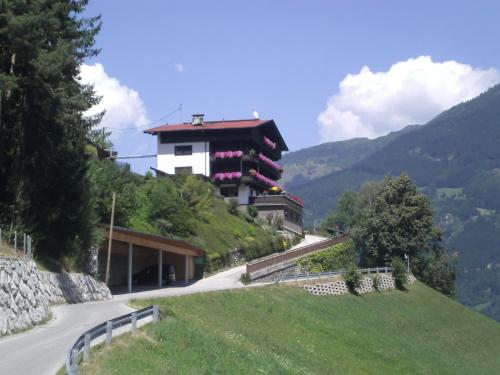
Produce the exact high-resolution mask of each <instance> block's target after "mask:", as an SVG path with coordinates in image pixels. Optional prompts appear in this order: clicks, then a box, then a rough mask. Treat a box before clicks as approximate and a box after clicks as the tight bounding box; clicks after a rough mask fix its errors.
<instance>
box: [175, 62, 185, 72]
mask: <svg viewBox="0 0 500 375" xmlns="http://www.w3.org/2000/svg"><path fill="white" fill-rule="evenodd" d="M174 68H175V70H177V71H178V72H179V73H183V72H184V65H183V64H182V63H174Z"/></svg>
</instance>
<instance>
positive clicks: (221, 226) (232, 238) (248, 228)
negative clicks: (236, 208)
mask: <svg viewBox="0 0 500 375" xmlns="http://www.w3.org/2000/svg"><path fill="white" fill-rule="evenodd" d="M212 203H213V206H212V207H211V208H210V210H208V211H206V212H204V213H203V219H202V218H200V216H199V215H196V236H193V237H190V238H188V239H187V240H188V242H191V243H193V244H195V245H197V246H200V247H201V248H203V249H205V250H206V251H207V254H208V256H209V257H210V258H216V257H217V256H218V255H221V254H225V253H228V252H231V251H232V250H234V249H236V248H239V246H240V245H241V239H242V238H247V237H252V238H255V237H263V236H269V235H270V233H268V232H266V231H265V230H264V229H262V227H261V226H260V225H258V224H254V223H249V222H247V220H246V219H245V218H244V217H243V215H242V214H240V215H239V216H235V215H231V214H230V213H229V212H228V211H227V207H226V204H225V202H224V200H222V199H219V198H217V197H214V198H213V199H212ZM214 228H216V229H214Z"/></svg>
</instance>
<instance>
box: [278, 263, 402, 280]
mask: <svg viewBox="0 0 500 375" xmlns="http://www.w3.org/2000/svg"><path fill="white" fill-rule="evenodd" d="M358 271H359V272H361V273H367V274H371V273H387V272H391V271H392V268H391V267H375V268H360V269H358ZM344 272H345V270H337V271H329V272H315V273H309V272H304V273H295V274H293V275H283V276H281V277H280V278H279V279H278V280H276V281H275V283H276V284H278V283H280V282H281V283H284V282H287V281H300V280H302V281H303V280H318V279H322V278H323V279H326V278H330V277H334V276H342V275H343V274H344Z"/></svg>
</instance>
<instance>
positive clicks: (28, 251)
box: [0, 228, 34, 259]
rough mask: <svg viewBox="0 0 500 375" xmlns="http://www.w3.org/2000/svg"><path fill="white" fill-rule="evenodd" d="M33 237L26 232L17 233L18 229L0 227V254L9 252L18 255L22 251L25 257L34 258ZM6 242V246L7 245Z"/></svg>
mask: <svg viewBox="0 0 500 375" xmlns="http://www.w3.org/2000/svg"><path fill="white" fill-rule="evenodd" d="M32 243H33V239H32V237H31V235H29V234H26V233H22V234H21V233H17V231H13V232H12V231H5V230H3V231H2V228H0V254H5V253H6V254H9V253H13V254H12V255H14V256H18V255H19V253H21V254H22V255H23V256H24V257H28V258H31V259H32V258H33V250H34V248H33V246H32ZM5 244H6V246H5Z"/></svg>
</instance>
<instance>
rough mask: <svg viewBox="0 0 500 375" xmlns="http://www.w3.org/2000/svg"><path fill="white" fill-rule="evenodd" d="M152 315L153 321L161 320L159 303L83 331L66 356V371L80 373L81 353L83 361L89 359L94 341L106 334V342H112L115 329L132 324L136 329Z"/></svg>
mask: <svg viewBox="0 0 500 375" xmlns="http://www.w3.org/2000/svg"><path fill="white" fill-rule="evenodd" d="M150 316H152V317H153V322H155V323H156V322H159V321H160V311H159V309H158V306H157V305H152V306H149V307H146V308H144V309H141V310H137V311H134V312H132V313H130V314H126V315H122V316H119V317H117V318H114V319H111V320H108V321H107V322H104V323H101V324H99V325H97V326H95V327H94V328H91V329H89V330H88V331H87V332H85V333H83V334H82V335H81V336H80V337H78V339H77V340H76V341H75V343H74V344H73V346H72V347H71V349H70V350H69V351H68V355H67V357H66V373H67V374H68V375H78V373H79V362H80V354H81V353H82V352H83V361H88V359H89V358H90V347H91V344H92V341H94V340H96V339H98V338H100V337H102V336H104V335H106V343H107V344H111V341H112V339H113V331H114V330H115V329H117V328H120V327H123V326H126V325H128V324H130V325H131V331H135V330H136V329H137V322H138V321H140V320H142V319H145V318H148V317H150Z"/></svg>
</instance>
